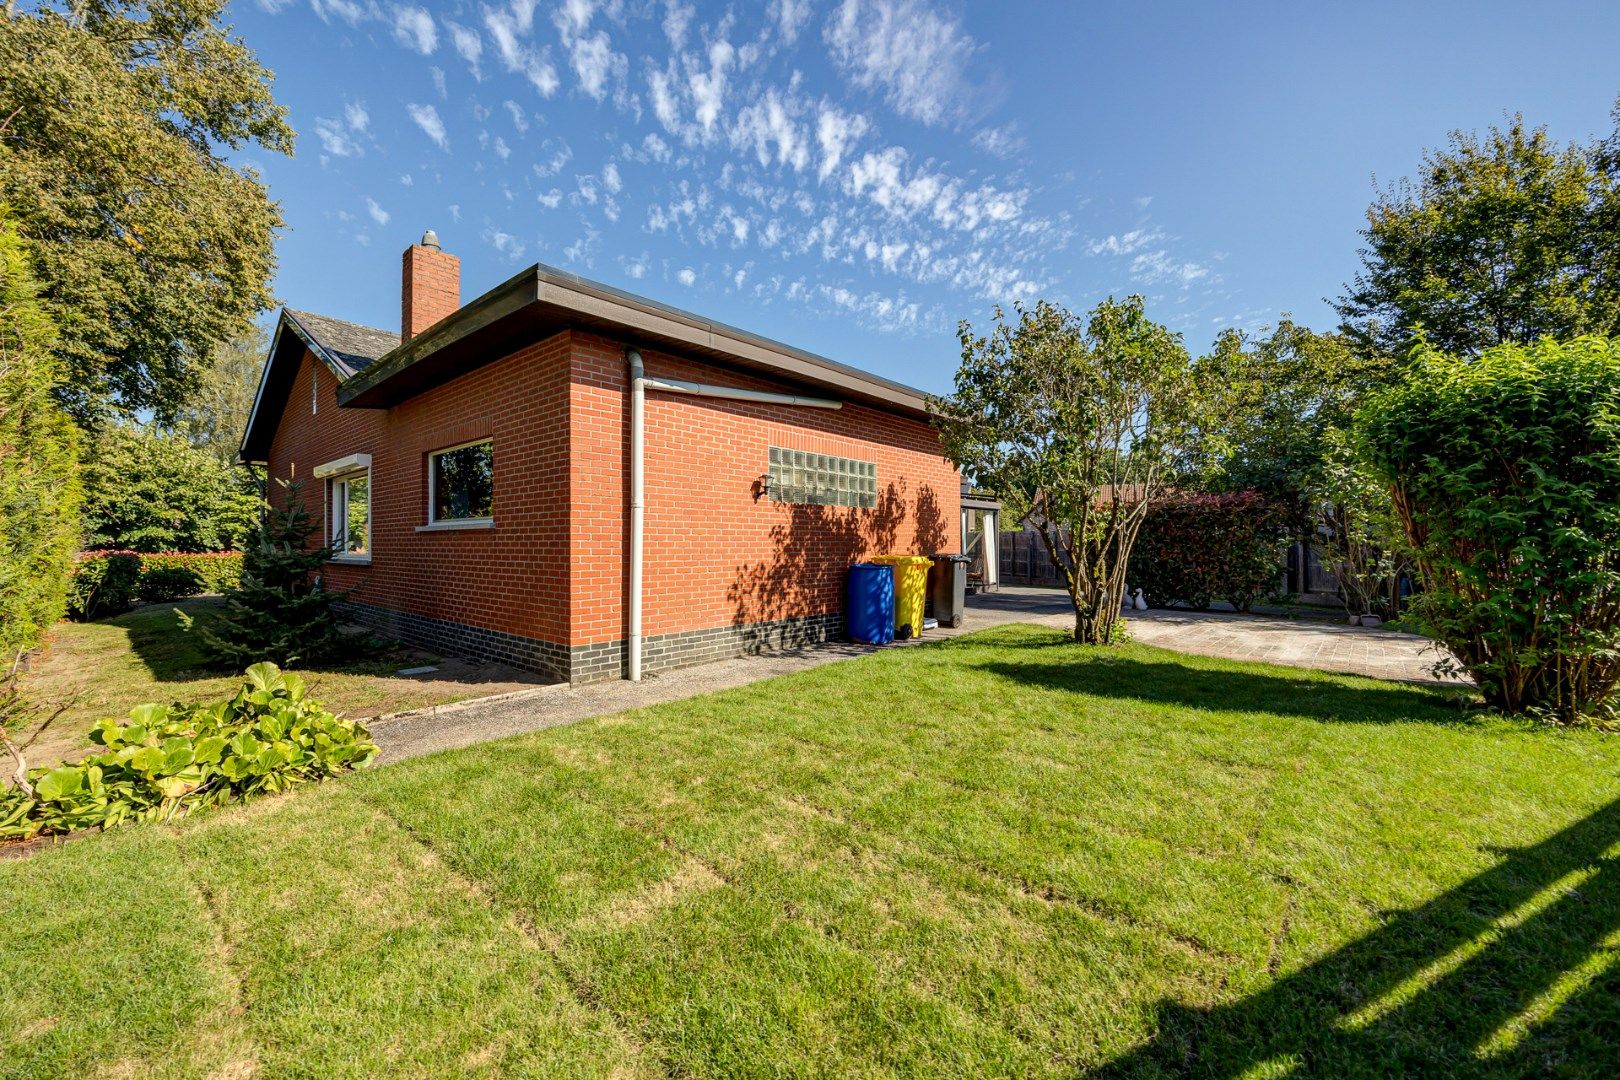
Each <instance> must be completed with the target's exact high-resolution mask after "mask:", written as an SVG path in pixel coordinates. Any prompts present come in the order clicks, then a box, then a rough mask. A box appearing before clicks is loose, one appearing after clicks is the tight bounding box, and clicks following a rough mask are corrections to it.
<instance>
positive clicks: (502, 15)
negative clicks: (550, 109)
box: [484, 0, 557, 97]
mask: <svg viewBox="0 0 1620 1080" xmlns="http://www.w3.org/2000/svg"><path fill="white" fill-rule="evenodd" d="M533 28H534V0H512V4H511V6H510V7H497V8H485V9H484V29H485V30H487V31H488V32H489V36H490V40H492V41H493V42H494V43H495V53H496V55H497V56H499V57H500V60H501V66H502V67H504V68H505V69H506V70H507V71H510V72H512V73H513V74H515V75H522V76H523V77H524V78H526V79H528V80H529V82H530V84H531V85H533V87H534V88H535V89H536V90H538V91H539V92H540V96H541V97H550V96H551V95H552V94H555V93H556V92H557V69H556V68H555V67H554V66H553V65H552V63H551V57H550V53H549V52H548V51H547V50H545V49H541V50H539V51H536V50H534V49H532V48H530V47H529V45H528V44H527V42H526V41H525V40H524V39H526V38H527V37H528V36H529V32H530V30H532V29H533Z"/></svg>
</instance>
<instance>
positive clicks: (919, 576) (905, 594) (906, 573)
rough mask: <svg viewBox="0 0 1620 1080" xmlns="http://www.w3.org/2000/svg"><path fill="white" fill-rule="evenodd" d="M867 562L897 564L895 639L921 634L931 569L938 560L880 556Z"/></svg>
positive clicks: (906, 556) (894, 565) (910, 556)
mask: <svg viewBox="0 0 1620 1080" xmlns="http://www.w3.org/2000/svg"><path fill="white" fill-rule="evenodd" d="M867 561H868V562H875V563H883V564H886V565H888V566H892V567H894V636H895V640H896V641H904V640H905V639H906V638H910V637H916V636H918V635H919V634H921V633H922V628H923V606H924V604H926V603H927V601H928V568H929V567H930V566H932V565H933V564H934V560H932V559H930V558H929V557H928V556H926V555H878V556H874V557H873V558H871V559H868V560H867Z"/></svg>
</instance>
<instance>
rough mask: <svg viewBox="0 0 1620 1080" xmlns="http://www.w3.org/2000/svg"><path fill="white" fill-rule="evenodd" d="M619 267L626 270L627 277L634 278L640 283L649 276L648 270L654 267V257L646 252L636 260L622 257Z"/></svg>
mask: <svg viewBox="0 0 1620 1080" xmlns="http://www.w3.org/2000/svg"><path fill="white" fill-rule="evenodd" d="M619 265H620V266H622V267H623V268H624V273H625V276H626V277H630V278H634V279H635V280H637V281H640V280H641V279H642V278H644V277H646V276H647V269H648V268H649V267H650V266H651V265H652V256H650V255H648V254H647V253H646V252H645V251H643V252H642V253H641V254H640V255H638V256H637V257H636V258H634V259H626V258H624V257H623V256H622V255H621V256H620V257H619Z"/></svg>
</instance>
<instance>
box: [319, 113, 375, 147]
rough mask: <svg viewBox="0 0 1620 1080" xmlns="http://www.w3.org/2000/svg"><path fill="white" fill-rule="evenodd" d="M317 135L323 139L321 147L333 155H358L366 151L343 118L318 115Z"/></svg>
mask: <svg viewBox="0 0 1620 1080" xmlns="http://www.w3.org/2000/svg"><path fill="white" fill-rule="evenodd" d="M315 137H316V138H318V139H320V140H321V149H322V150H323V151H324V152H326V153H328V154H331V155H332V156H333V157H358V156H359V155H361V154H363V153H364V152H365V151H364V150H362V149H361V147H360V144H359V143H358V142H357V141H355V139H354V138H353V137H352V136H351V135H350V134H349V131H348V128H347V127H345V126H344V124H343V122H342V121H341V120H331V119H328V118H326V117H324V116H320V117H316V119H315Z"/></svg>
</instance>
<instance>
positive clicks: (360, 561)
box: [326, 555, 371, 566]
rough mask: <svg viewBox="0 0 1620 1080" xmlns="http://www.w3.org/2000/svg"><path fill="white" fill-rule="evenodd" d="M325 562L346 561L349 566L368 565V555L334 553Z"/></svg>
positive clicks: (369, 558)
mask: <svg viewBox="0 0 1620 1080" xmlns="http://www.w3.org/2000/svg"><path fill="white" fill-rule="evenodd" d="M326 561H327V562H335V563H348V564H349V565H351V566H370V565H371V556H370V555H334V556H332V557H331V558H330V559H327V560H326Z"/></svg>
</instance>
